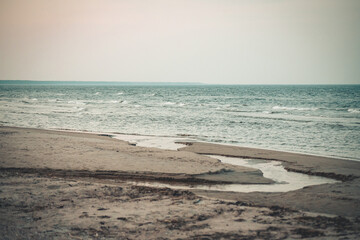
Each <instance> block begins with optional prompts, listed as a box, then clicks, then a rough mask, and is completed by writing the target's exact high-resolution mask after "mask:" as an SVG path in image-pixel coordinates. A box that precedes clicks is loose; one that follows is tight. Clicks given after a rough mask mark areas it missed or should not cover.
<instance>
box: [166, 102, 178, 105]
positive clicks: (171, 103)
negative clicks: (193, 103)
mask: <svg viewBox="0 0 360 240" xmlns="http://www.w3.org/2000/svg"><path fill="white" fill-rule="evenodd" d="M175 104H176V103H174V102H165V103H164V104H163V105H175Z"/></svg>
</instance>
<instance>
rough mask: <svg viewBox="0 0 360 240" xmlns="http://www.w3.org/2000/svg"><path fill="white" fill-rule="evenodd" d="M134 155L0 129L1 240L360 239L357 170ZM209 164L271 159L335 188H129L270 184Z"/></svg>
mask: <svg viewBox="0 0 360 240" xmlns="http://www.w3.org/2000/svg"><path fill="white" fill-rule="evenodd" d="M183 144H185V145H184V147H183V148H181V149H179V151H173V150H161V149H157V148H145V147H138V146H134V145H133V144H130V143H128V142H126V141H120V140H117V139H113V138H111V137H109V136H107V135H96V134H89V133H72V132H63V131H50V130H39V129H26V128H14V127H1V128H0V176H1V177H0V184H1V185H0V186H1V187H0V206H1V207H0V211H1V212H0V219H1V221H0V232H1V235H2V238H3V239H22V238H27V239H301V238H314V239H340V238H341V239H358V238H359V237H360V180H359V177H360V162H356V161H348V160H341V159H333V158H327V157H318V156H312V155H304V154H295V153H286V152H278V151H270V150H262V149H252V148H241V147H234V146H224V145H216V144H208V143H185V142H184V143H183ZM205 155H222V156H231V157H241V158H252V159H263V160H264V159H265V160H273V161H278V162H279V163H281V164H282V165H283V166H284V167H285V168H286V169H287V170H288V171H293V172H301V173H305V174H308V175H315V176H323V177H328V178H332V179H336V180H338V182H337V183H334V184H322V185H314V186H308V187H306V188H303V189H299V190H295V191H290V192H283V193H278V192H274V193H265V192H251V193H241V192H219V191H209V190H196V189H191V190H190V189H189V190H176V189H169V188H155V187H145V186H141V184H133V182H134V181H137V182H139V183H141V182H144V181H150V182H152V181H156V182H163V183H167V184H172V183H174V184H183V185H186V184H192V185H194V184H233V183H236V184H265V185H266V184H267V185H270V184H273V183H274V182H273V180H271V179H268V178H265V177H264V176H263V174H262V172H261V171H260V170H258V169H255V168H249V167H240V166H234V165H230V164H224V163H221V162H219V161H218V160H216V159H215V158H211V157H208V156H205Z"/></svg>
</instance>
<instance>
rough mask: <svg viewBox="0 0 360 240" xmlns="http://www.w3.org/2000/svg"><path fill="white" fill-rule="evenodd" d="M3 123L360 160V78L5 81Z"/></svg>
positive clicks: (0, 90) (0, 89) (0, 93)
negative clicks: (326, 81) (358, 81)
mask: <svg viewBox="0 0 360 240" xmlns="http://www.w3.org/2000/svg"><path fill="white" fill-rule="evenodd" d="M0 125H2V126H17V127H31V128H41V129H58V130H74V131H90V132H101V133H116V134H127V135H134V136H139V135H140V136H153V137H171V138H178V139H187V140H191V141H203V142H211V143H220V144H228V145H237V146H245V147H255V148H263V149H272V150H281V151H288V152H298V153H306V154H312V155H320V156H329V157H336V158H343V159H349V160H355V161H360V85H206V84H193V85H188V84H173V85H171V84H169V85H166V84H164V85H161V84H154V85H152V84H143V85H142V84H136V85H132V84H101V83H100V84H91V83H81V84H77V83H69V84H66V83H63V84H28V83H20V84H7V83H2V84H0Z"/></svg>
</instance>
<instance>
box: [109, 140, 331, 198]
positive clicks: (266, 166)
mask: <svg viewBox="0 0 360 240" xmlns="http://www.w3.org/2000/svg"><path fill="white" fill-rule="evenodd" d="M114 138H116V139H120V140H124V141H128V142H130V143H134V144H136V145H137V146H142V147H156V148H161V149H169V150H177V149H178V148H181V147H183V146H184V145H182V144H176V143H175V142H176V141H184V138H169V137H154V136H138V135H122V134H116V135H114ZM190 140H191V139H190ZM208 156H209V157H212V158H216V159H219V160H220V161H221V162H223V163H228V164H232V165H237V166H244V167H251V168H256V169H259V170H260V171H261V172H262V173H263V175H264V177H266V178H270V179H272V180H274V181H275V183H274V184H217V185H194V186H185V185H176V184H175V185H174V184H163V183H154V182H133V183H134V184H137V185H145V186H153V187H169V188H177V189H203V190H217V191H233V192H288V191H293V190H297V189H301V188H303V187H306V186H311V185H320V184H325V183H336V182H338V181H336V180H333V179H329V178H324V177H317V176H310V175H306V174H302V173H295V172H288V171H286V170H285V168H284V167H283V166H282V165H281V163H280V162H277V161H266V160H259V159H242V158H234V157H224V156H217V155H208Z"/></svg>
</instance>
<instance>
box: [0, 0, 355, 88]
mask: <svg viewBox="0 0 360 240" xmlns="http://www.w3.org/2000/svg"><path fill="white" fill-rule="evenodd" d="M0 79H1V80H67V81H126V82H129V81H130V82H202V83H212V84H360V1H359V0H152V1H150V0H51V1H49V0H0Z"/></svg>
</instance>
